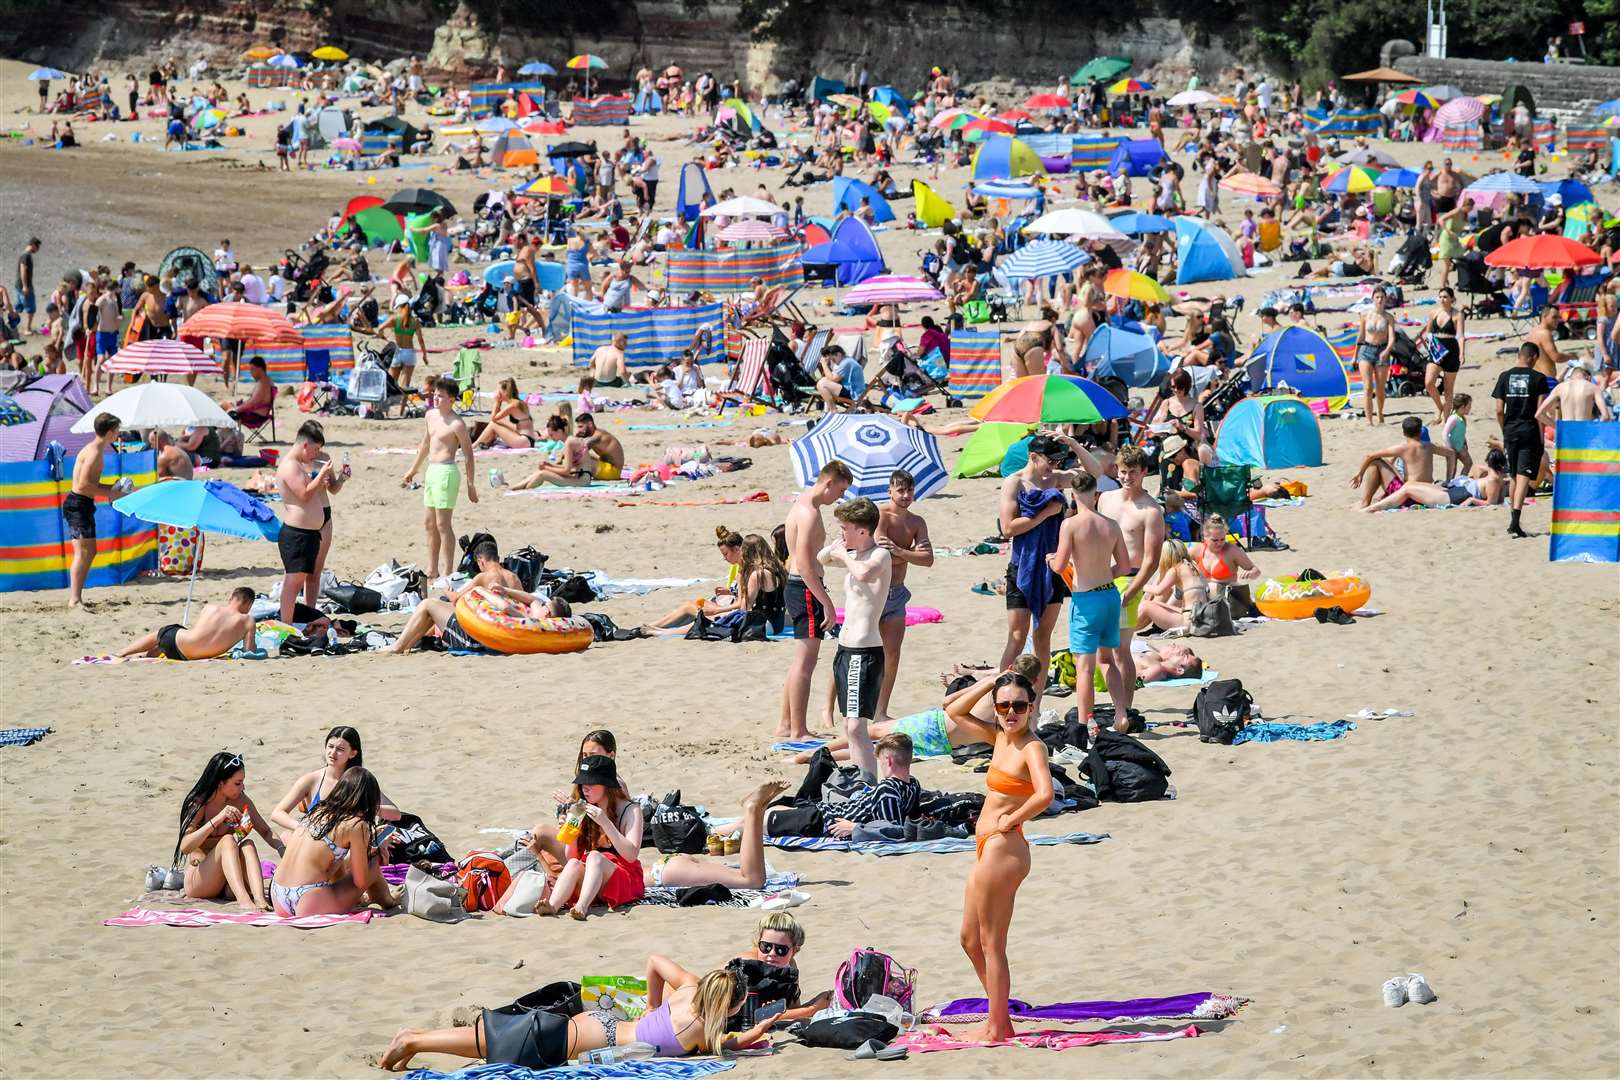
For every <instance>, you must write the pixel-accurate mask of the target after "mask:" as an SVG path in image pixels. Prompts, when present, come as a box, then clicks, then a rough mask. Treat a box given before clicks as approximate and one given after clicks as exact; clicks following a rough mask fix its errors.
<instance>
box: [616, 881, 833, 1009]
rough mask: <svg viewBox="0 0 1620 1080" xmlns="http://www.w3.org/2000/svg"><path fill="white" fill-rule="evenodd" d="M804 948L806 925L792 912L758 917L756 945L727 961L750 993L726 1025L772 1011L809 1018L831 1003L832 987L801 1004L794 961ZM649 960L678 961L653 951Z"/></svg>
mask: <svg viewBox="0 0 1620 1080" xmlns="http://www.w3.org/2000/svg"><path fill="white" fill-rule="evenodd" d="M803 947H804V927H802V926H800V925H799V920H797V919H795V918H794V917H793V916H792V914H790V913H789V912H786V911H773V912H771V913H769V914H768V915H766V916H765V917H764V918H762V919H760V920H759V926H758V927H757V928H756V929H755V931H754V944H753V945H751V946H749V947H748V948H746V949H744V950H743V951H742V952H740V953H738V954H737V955H736V956H734V957H732V958H731V959H730V960H728V961H726V970H727V971H737V972H740V973H741V974H742V977H743V981H744V982H745V983H746V984H747V986H748V996H749V1001H748V1005H747V1007H746V1008H745V1009H744V1011H743V1013H741V1014H739V1015H736V1016H733V1017H732V1018H731V1020H730V1023H729V1024H728V1025H727V1026H728V1028H729V1029H730V1030H732V1031H740V1030H741V1029H742V1028H744V1027H750V1026H752V1025H753V1024H755V1023H757V1022H758V1021H759V1020H761V1019H763V1018H764V1017H765V1016H767V1015H771V1014H774V1015H775V1017H776V1021H777V1023H779V1024H786V1023H791V1022H793V1021H795V1020H806V1019H809V1018H810V1017H812V1016H814V1015H815V1014H816V1013H818V1012H820V1011H821V1010H822V1009H824V1008H826V1007H827V1006H829V1005H831V1004H832V991H831V990H823V991H822V992H821V993H819V994H817V995H816V996H815V997H813V998H811V999H810V1000H809V1001H807V1002H803V1003H802V1004H801V1002H800V1000H799V966H798V965H797V964H795V963H794V962H793V961H794V958H795V957H796V956H798V955H799V950H800V949H801V948H803ZM647 963H648V964H649V965H664V964H670V965H674V964H675V961H673V960H671V959H670V958H669V957H667V956H659V955H657V954H654V955H652V956H649V957H648V958H647ZM677 966H678V965H677Z"/></svg>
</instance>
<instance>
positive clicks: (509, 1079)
mask: <svg viewBox="0 0 1620 1080" xmlns="http://www.w3.org/2000/svg"><path fill="white" fill-rule="evenodd" d="M736 1067H737V1063H736V1062H735V1061H716V1060H714V1059H712V1058H711V1059H706V1060H701V1061H685V1060H682V1059H680V1058H652V1059H651V1060H640V1061H636V1060H632V1061H619V1062H615V1063H614V1064H612V1065H560V1066H558V1067H557V1068H555V1069H525V1068H524V1067H523V1066H521V1065H503V1064H499V1063H492V1064H489V1065H469V1066H468V1067H467V1068H465V1069H458V1070H457V1071H455V1072H448V1073H442V1072H434V1071H433V1070H432V1069H417V1070H415V1071H414V1072H408V1073H406V1074H405V1080H698V1078H699V1077H704V1076H713V1075H714V1074H715V1073H723V1072H725V1071H726V1070H727V1069H735V1068H736Z"/></svg>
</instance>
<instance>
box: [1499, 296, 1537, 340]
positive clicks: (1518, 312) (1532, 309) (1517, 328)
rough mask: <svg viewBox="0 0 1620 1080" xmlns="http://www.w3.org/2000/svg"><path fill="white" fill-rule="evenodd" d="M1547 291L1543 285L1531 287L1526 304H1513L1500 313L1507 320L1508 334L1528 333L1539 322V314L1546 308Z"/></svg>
mask: <svg viewBox="0 0 1620 1080" xmlns="http://www.w3.org/2000/svg"><path fill="white" fill-rule="evenodd" d="M1547 291H1548V290H1547V286H1545V285H1541V284H1535V285H1531V286H1530V299H1529V302H1528V303H1519V304H1514V305H1513V306H1512V307H1510V308H1508V309H1507V310H1506V311H1504V312H1503V313H1502V314H1503V315H1504V316H1505V317H1506V318H1507V321H1508V331H1509V332H1510V333H1514V334H1525V333H1528V332H1529V330H1530V327H1532V326H1534V325H1535V324H1536V323H1538V322H1540V321H1541V313H1542V311H1544V310H1545V309H1546V307H1547Z"/></svg>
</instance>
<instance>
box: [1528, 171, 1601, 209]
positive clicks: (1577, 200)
mask: <svg viewBox="0 0 1620 1080" xmlns="http://www.w3.org/2000/svg"><path fill="white" fill-rule="evenodd" d="M1541 195H1542V198H1544V199H1549V198H1551V197H1552V196H1554V195H1556V196H1558V200H1559V203H1560V204H1561V205H1562V206H1563V207H1564V209H1565V210H1566V211H1567V210H1570V209H1572V208H1574V207H1577V206H1581V205H1584V204H1586V203H1589V202H1596V201H1597V200H1596V199H1594V198H1593V197H1592V189H1591V188H1589V187H1587V186H1586V185H1585V184H1583V183H1581V182H1580V181H1579V180H1576V179H1575V178H1573V177H1565V178H1564V179H1562V180H1543V181H1541Z"/></svg>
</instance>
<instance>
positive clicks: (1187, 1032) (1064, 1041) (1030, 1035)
mask: <svg viewBox="0 0 1620 1080" xmlns="http://www.w3.org/2000/svg"><path fill="white" fill-rule="evenodd" d="M1198 1035H1199V1031H1198V1029H1197V1028H1196V1027H1194V1026H1193V1025H1191V1024H1188V1025H1187V1026H1186V1027H1184V1028H1177V1029H1176V1030H1174V1031H1062V1030H1058V1029H1046V1030H1043V1031H1025V1032H1021V1033H1020V1034H1017V1035H1014V1036H1013V1037H1012V1038H1010V1039H1005V1040H1003V1041H1001V1042H994V1043H990V1042H976V1041H974V1040H971V1039H958V1038H957V1037H956V1036H954V1035H952V1034H951V1033H950V1032H948V1031H946V1030H945V1029H944V1028H942V1027H932V1028H927V1029H918V1030H917V1031H914V1032H912V1033H910V1034H909V1035H902V1036H900V1037H899V1038H897V1039H895V1040H894V1041H893V1042H892V1043H890V1044H889V1045H890V1046H903V1047H905V1048H906V1049H907V1050H914V1051H916V1052H917V1053H919V1054H930V1053H933V1052H934V1051H936V1050H974V1049H977V1048H979V1047H984V1046H1027V1047H1031V1048H1035V1049H1044V1050H1072V1049H1074V1048H1075V1047H1077V1046H1100V1045H1102V1044H1103V1043H1124V1042H1168V1041H1169V1040H1171V1039H1196V1038H1197V1037H1198Z"/></svg>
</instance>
